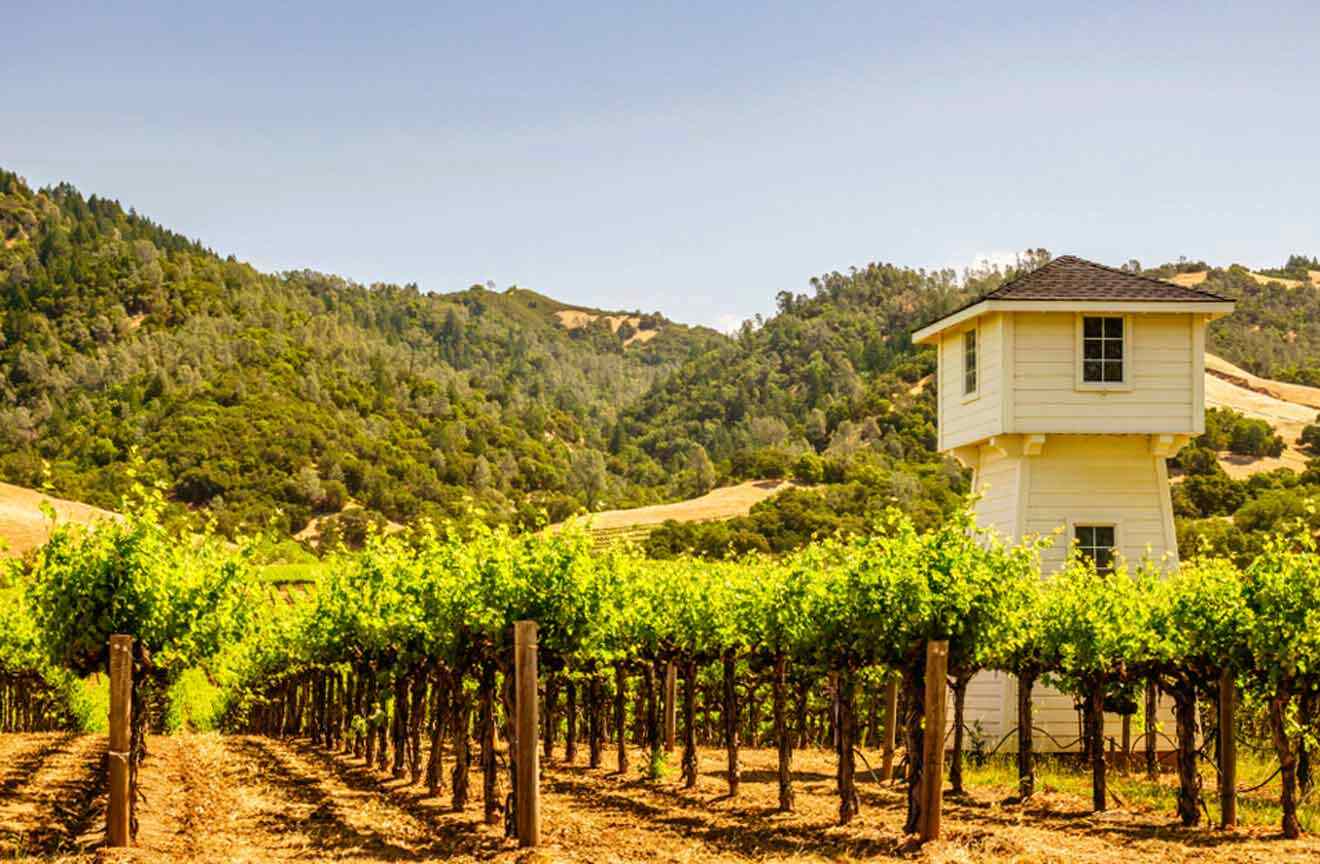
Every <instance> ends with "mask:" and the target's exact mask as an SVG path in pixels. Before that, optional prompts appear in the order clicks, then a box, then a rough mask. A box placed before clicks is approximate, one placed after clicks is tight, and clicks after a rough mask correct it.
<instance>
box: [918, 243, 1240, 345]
mask: <svg viewBox="0 0 1320 864" xmlns="http://www.w3.org/2000/svg"><path fill="white" fill-rule="evenodd" d="M1051 303H1066V304H1070V308H1078V309H1098V308H1105V307H1107V306H1120V305H1121V306H1123V307H1127V306H1130V305H1132V304H1136V307H1144V308H1145V309H1148V310H1150V311H1160V305H1158V304H1169V308H1168V309H1167V310H1166V311H1189V310H1188V309H1187V304H1202V303H1204V304H1213V305H1207V306H1206V307H1205V311H1206V312H1208V313H1212V314H1213V313H1216V312H1217V313H1221V314H1226V313H1227V312H1229V311H1231V310H1232V304H1233V301H1232V300H1231V299H1230V298H1228V297H1221V296H1220V295H1218V294H1215V293H1213V292H1210V291H1204V290H1201V289H1200V288H1189V287H1185V286H1182V285H1174V284H1173V283H1172V282H1165V281H1164V280H1162V279H1155V278H1152V277H1150V276H1141V275H1138V274H1136V273H1129V272H1127V271H1126V270H1119V269H1117V268H1115V267H1106V266H1105V265H1104V264H1097V263H1095V262H1094V261H1087V260H1085V259H1083V258H1078V257H1076V256H1075V255H1060V256H1059V257H1058V258H1055V259H1054V260H1052V261H1050V262H1049V263H1048V264H1045V265H1043V266H1041V267H1038V268H1036V269H1035V270H1032V271H1031V272H1030V273H1025V274H1023V275H1021V276H1019V277H1017V278H1016V279H1013V280H1012V281H1009V282H1005V283H1004V284H1003V285H1000V286H999V287H998V288H996V289H995V290H993V291H988V292H986V293H985V294H982V295H981V296H979V297H977V298H975V299H974V300H972V301H970V302H968V303H966V304H964V305H962V306H960V307H959V308H957V309H955V310H953V311H952V312H949V313H947V314H945V315H942V316H940V317H939V318H937V319H935V320H934V321H932V322H930V323H929V324H927V325H925V326H924V327H921V328H919V329H918V330H916V331H914V332H913V334H912V337H913V341H915V342H922V341H924V340H925V339H927V338H929V337H931V336H933V335H934V334H936V333H938V332H940V331H941V330H943V329H945V328H946V327H950V326H953V325H954V324H957V323H958V322H960V321H962V320H965V319H966V318H968V317H970V316H971V315H977V314H980V312H981V311H991V310H992V309H994V308H1004V309H1027V308H1034V309H1041V308H1045V309H1048V308H1050V307H1049V306H1048V305H1044V306H1041V305H1038V304H1051ZM982 304H985V308H984V310H978V309H976V307H979V306H981V305H982ZM1174 307H1176V309H1175V308H1174Z"/></svg>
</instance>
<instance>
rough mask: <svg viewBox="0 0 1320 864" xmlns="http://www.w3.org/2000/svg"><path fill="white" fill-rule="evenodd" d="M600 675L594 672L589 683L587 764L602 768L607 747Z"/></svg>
mask: <svg viewBox="0 0 1320 864" xmlns="http://www.w3.org/2000/svg"><path fill="white" fill-rule="evenodd" d="M601 691H602V688H601V686H600V674H599V673H597V672H594V671H593V672H592V674H591V678H590V680H588V681H587V764H588V765H589V766H591V767H592V768H599V767H600V757H601V750H603V749H604V746H605V728H604V727H605V711H604V708H603V706H602V705H601V699H602V692H601Z"/></svg>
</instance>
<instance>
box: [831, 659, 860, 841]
mask: <svg viewBox="0 0 1320 864" xmlns="http://www.w3.org/2000/svg"><path fill="white" fill-rule="evenodd" d="M835 692H836V695H837V701H836V703H835V704H836V705H837V706H838V722H837V726H836V729H837V732H838V736H837V739H836V740H837V741H838V750H837V752H838V758H839V770H838V781H839V782H838V785H839V824H840V825H847V824H848V823H849V822H851V821H852V818H853V817H854V816H856V815H857V811H858V809H859V807H860V802H859V800H858V797H857V782H856V774H857V765H856V763H857V758H856V756H855V753H854V748H855V747H856V744H857V706H856V699H857V676H856V673H855V672H854V671H853V670H852V669H844V670H843V671H841V672H840V673H839V676H838V679H837V686H836V689H835Z"/></svg>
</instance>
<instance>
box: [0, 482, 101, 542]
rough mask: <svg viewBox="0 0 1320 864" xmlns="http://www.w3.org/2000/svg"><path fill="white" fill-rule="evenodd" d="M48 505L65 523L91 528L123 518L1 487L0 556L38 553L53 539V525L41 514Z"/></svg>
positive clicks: (84, 506) (0, 484)
mask: <svg viewBox="0 0 1320 864" xmlns="http://www.w3.org/2000/svg"><path fill="white" fill-rule="evenodd" d="M42 501H48V502H50V505H51V506H52V507H54V508H55V517H56V518H57V519H58V520H59V521H60V522H61V523H63V522H72V523H74V524H77V525H91V524H94V523H96V522H100V521H102V520H105V519H118V518H119V517H118V516H117V515H116V514H114V513H111V512H110V511H109V510H102V509H101V508H99V507H93V506H91V505H90V504H80V503H78V502H77V501H65V500H64V499H62V498H55V497H53V496H50V495H47V494H45V493H43V492H37V491H35V490H32V489H25V488H23V487H22V486H11V485H10V484H8V483H0V555H6V556H17V555H22V554H24V553H26V552H27V551H28V550H30V549H35V548H36V547H38V546H40V545H41V544H43V543H45V542H46V540H47V539H48V538H49V537H50V530H51V523H50V520H49V519H47V518H46V514H45V513H42V512H41V502H42Z"/></svg>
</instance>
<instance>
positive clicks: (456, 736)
mask: <svg viewBox="0 0 1320 864" xmlns="http://www.w3.org/2000/svg"><path fill="white" fill-rule="evenodd" d="M450 686H451V691H452V693H453V696H452V697H451V701H452V703H453V727H452V730H451V731H450V736H449V737H450V740H452V741H453V742H454V772H453V775H452V782H451V784H450V786H451V790H452V791H451V796H452V797H451V799H450V801H451V803H452V805H453V809H454V811H455V812H460V813H461V812H462V811H463V808H465V807H467V802H468V784H469V777H470V770H471V767H472V739H471V736H470V731H469V730H470V727H471V725H472V697H471V696H469V695H468V692H467V690H466V689H465V688H464V687H463V673H462V672H461V671H459V672H455V673H454V678H453V681H452V683H451V685H450Z"/></svg>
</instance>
